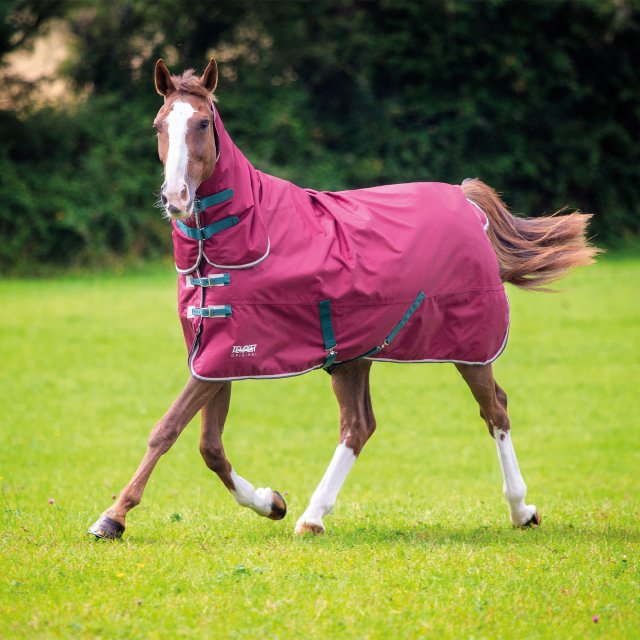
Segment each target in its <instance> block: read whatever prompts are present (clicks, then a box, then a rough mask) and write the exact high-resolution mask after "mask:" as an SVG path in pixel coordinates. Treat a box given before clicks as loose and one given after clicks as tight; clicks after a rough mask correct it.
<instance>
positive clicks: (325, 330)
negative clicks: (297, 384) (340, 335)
mask: <svg viewBox="0 0 640 640" xmlns="http://www.w3.org/2000/svg"><path fill="white" fill-rule="evenodd" d="M318 306H319V307H320V330H321V331H322V340H323V341H324V350H325V351H326V352H327V357H326V358H325V359H324V363H323V364H322V368H323V369H326V368H327V367H330V366H331V365H332V364H333V363H334V362H335V360H336V358H337V357H338V352H337V351H336V347H337V346H338V344H337V342H336V337H335V335H334V333H333V326H332V324H331V300H323V301H322V302H320V303H319V304H318Z"/></svg>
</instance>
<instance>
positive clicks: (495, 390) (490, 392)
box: [456, 364, 541, 527]
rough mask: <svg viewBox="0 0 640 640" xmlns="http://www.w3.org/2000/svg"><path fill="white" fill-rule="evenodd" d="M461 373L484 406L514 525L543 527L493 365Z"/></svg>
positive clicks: (467, 367) (464, 369)
mask: <svg viewBox="0 0 640 640" xmlns="http://www.w3.org/2000/svg"><path fill="white" fill-rule="evenodd" d="M456 367H457V368H458V371H459V372H460V373H461V374H462V377H463V378H464V379H465V381H466V383H467V384H468V385H469V388H470V389H471V392H472V393H473V396H474V397H475V399H476V400H477V402H478V404H479V405H480V415H481V417H482V418H483V419H484V421H485V422H486V423H487V428H488V429H489V433H490V434H491V436H492V437H493V438H494V440H495V442H496V448H497V450H498V459H499V460H500V468H501V469H502V478H503V487H502V488H503V492H504V496H505V498H506V499H507V502H508V503H509V509H510V511H511V523H512V524H513V525H514V526H516V527H526V526H529V525H539V524H540V520H541V518H540V515H539V514H538V512H537V511H536V508H535V506H534V505H531V504H530V505H527V504H526V503H525V497H526V494H527V486H526V485H525V483H524V480H523V479H522V475H521V474H520V469H519V467H518V460H517V459H516V453H515V451H514V449H513V443H512V442H511V425H510V423H509V416H508V414H507V394H506V393H505V392H504V391H503V390H502V389H501V388H500V387H499V386H498V384H497V383H496V381H495V379H494V377H493V371H492V367H491V365H490V364H487V365H463V364H457V365H456Z"/></svg>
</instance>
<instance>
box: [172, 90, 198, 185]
mask: <svg viewBox="0 0 640 640" xmlns="http://www.w3.org/2000/svg"><path fill="white" fill-rule="evenodd" d="M195 112H196V110H195V109H194V108H193V107H192V106H191V105H190V104H189V103H188V102H182V101H181V100H176V101H175V102H174V103H173V107H172V108H171V113H170V114H169V115H168V116H167V124H168V125H169V149H168V152H167V162H166V164H165V180H166V183H167V193H180V192H181V191H182V189H183V186H184V185H185V180H186V173H187V164H188V162H189V149H188V147H187V122H188V121H189V118H190V117H191V116H192V115H193V114H194V113H195Z"/></svg>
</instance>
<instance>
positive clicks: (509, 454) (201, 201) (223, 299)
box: [89, 59, 598, 539]
mask: <svg viewBox="0 0 640 640" xmlns="http://www.w3.org/2000/svg"><path fill="white" fill-rule="evenodd" d="M154 80H155V88H156V90H157V92H158V94H160V96H162V97H163V99H164V103H163V105H162V107H161V108H160V110H159V111H158V113H157V115H156V117H155V120H154V127H155V129H156V130H157V138H158V154H159V158H160V161H161V162H162V164H163V167H164V182H163V184H162V188H161V192H160V199H161V203H160V204H161V207H162V208H163V209H164V212H165V215H166V217H167V219H168V220H169V221H170V223H171V225H172V236H173V242H174V250H175V257H176V268H177V270H178V274H179V275H178V280H179V293H178V301H179V305H178V307H179V316H180V321H181V323H182V327H183V331H184V336H185V341H186V344H187V349H188V352H189V368H190V376H189V378H188V381H187V384H186V386H185V387H184V389H183V391H182V392H181V393H180V394H179V396H178V398H177V399H176V400H175V401H174V403H173V404H172V405H171V407H170V408H169V410H168V411H167V413H166V414H165V415H164V417H162V419H161V420H160V421H159V422H158V423H157V424H156V425H155V427H154V428H153V429H152V431H151V434H150V436H149V439H148V443H147V449H146V452H145V454H144V457H143V458H142V461H141V462H140V464H139V466H138V468H137V470H136V471H135V473H134V475H133V477H132V478H131V480H130V481H129V483H128V484H127V485H126V486H125V487H124V488H123V489H122V491H121V492H120V494H119V496H118V498H117V500H116V501H115V502H114V503H113V505H112V506H110V507H109V508H108V509H107V510H106V511H104V513H102V515H101V516H100V517H99V518H98V520H97V521H96V522H95V524H93V525H92V526H91V527H90V528H89V533H90V534H92V535H93V536H96V538H104V539H117V538H120V537H121V536H122V534H123V532H124V530H125V518H126V516H127V514H128V512H129V511H130V510H131V509H132V508H134V507H135V506H136V505H138V504H139V503H140V501H141V499H142V495H143V492H144V489H145V486H146V484H147V482H148V480H149V478H150V476H151V473H152V471H153V469H154V467H155V466H156V464H157V462H158V460H159V459H160V457H161V456H162V455H163V454H165V453H166V452H167V451H168V450H169V449H170V448H171V446H172V445H173V444H174V443H175V441H176V440H177V438H178V436H179V435H180V433H181V432H182V430H183V429H184V428H185V427H186V425H187V424H188V423H189V422H190V421H191V420H192V419H193V418H194V417H195V415H196V414H197V413H198V412H200V414H201V435H200V453H201V455H202V457H203V459H204V462H205V464H206V465H207V467H208V468H209V469H211V470H212V471H213V472H215V473H216V474H217V475H218V477H219V478H220V480H221V481H222V482H223V484H224V486H225V487H226V488H227V489H228V490H229V491H230V493H231V494H232V495H233V497H234V498H235V500H236V501H237V503H238V504H240V505H241V506H243V507H248V508H250V509H252V510H253V511H255V512H256V513H257V514H258V515H260V516H263V517H266V518H270V519H272V520H280V519H282V518H284V516H285V515H286V512H287V506H286V503H285V501H284V499H283V497H282V495H281V494H280V493H279V492H278V491H275V490H272V489H271V488H269V487H266V488H257V489H256V488H255V487H254V486H253V485H252V484H251V483H250V482H249V481H247V480H246V479H245V478H243V477H242V476H240V475H239V474H238V473H236V471H235V470H234V468H233V466H232V465H231V463H230V462H229V460H228V458H227V456H226V454H225V451H224V447H223V443H222V434H223V429H224V424H225V419H226V417H227V412H228V410H229V403H230V398H231V384H232V381H234V380H242V379H246V378H278V377H286V376H290V375H299V374H302V373H306V372H307V371H311V370H314V369H320V368H323V369H325V370H326V371H327V372H328V373H329V374H330V379H331V385H332V388H333V391H334V393H335V396H336V399H337V401H338V404H339V408H340V431H339V441H338V445H337V448H336V450H335V453H334V455H333V458H332V459H331V462H330V464H329V466H328V468H327V470H326V472H325V474H324V476H323V477H322V479H321V480H320V483H319V484H318V486H317V488H316V489H315V491H314V493H313V495H312V496H311V499H310V501H309V504H308V506H307V508H306V509H305V511H304V512H303V513H302V515H301V516H300V517H299V519H298V520H297V522H296V525H295V533H296V534H300V535H304V534H316V535H318V534H323V533H324V532H325V524H324V520H323V519H324V517H325V516H326V515H327V514H328V513H329V512H330V511H331V509H332V508H333V506H334V505H335V502H336V499H337V497H338V493H339V491H340V489H341V487H342V485H343V483H344V481H345V479H346V477H347V475H348V473H349V471H350V470H351V468H352V467H353V464H354V463H355V461H356V459H357V458H358V456H359V454H360V453H361V451H362V449H363V447H364V446H365V443H366V442H367V441H368V440H369V438H370V437H371V436H372V434H373V432H374V431H375V428H376V420H375V417H374V412H373V408H372V402H371V395H370V391H369V374H370V369H371V366H372V364H373V363H374V362H376V361H394V362H452V363H453V364H454V365H455V366H456V368H457V370H458V371H459V372H460V374H461V375H462V378H463V379H464V380H465V382H466V383H467V385H468V387H469V389H470V391H471V393H472V395H473V397H474V398H475V400H476V402H477V404H478V406H479V409H480V416H481V418H482V419H483V420H484V422H485V424H486V427H487V430H488V432H489V435H490V436H491V437H492V438H493V439H494V441H495V446H496V449H497V454H498V460H499V463H500V468H501V471H502V478H503V493H504V496H505V498H506V502H507V504H508V508H509V516H510V520H511V523H512V525H513V526H514V527H530V526H538V525H540V523H541V516H540V514H539V512H538V510H537V509H536V507H535V505H533V504H527V502H526V493H527V487H526V484H525V482H524V479H523V477H522V474H521V472H520V469H519V467H518V461H517V458H516V454H515V450H514V446H513V442H512V438H511V425H510V420H509V415H508V413H507V394H506V393H505V391H504V390H503V389H502V388H501V387H500V386H499V385H498V383H497V382H496V380H495V378H494V375H493V369H492V362H493V361H494V360H495V359H496V358H497V357H498V356H499V355H500V354H501V353H502V351H503V349H504V347H505V344H506V340H507V335H508V329H509V308H508V301H507V298H506V293H505V288H504V283H506V282H508V283H511V284H513V285H515V286H517V287H520V288H523V289H530V290H545V289H546V287H545V285H547V284H548V283H550V282H552V281H554V280H556V279H558V278H560V277H561V276H563V275H564V274H565V273H566V272H567V271H568V270H570V269H572V268H574V267H577V266H581V265H587V264H590V263H592V262H593V260H594V257H595V255H596V254H597V252H598V250H597V249H596V248H595V247H594V246H593V245H591V244H590V243H589V241H588V239H587V237H586V228H587V223H588V220H589V218H590V215H588V214H582V213H579V212H575V213H570V214H555V215H553V216H543V217H537V218H526V217H521V216H514V215H513V214H511V213H510V211H509V210H508V208H507V206H506V205H505V204H504V202H503V201H502V200H501V199H500V197H499V196H498V195H497V193H496V192H495V191H494V190H493V189H492V188H490V187H489V186H488V185H486V184H485V183H483V182H482V181H480V180H478V179H470V180H465V181H464V182H463V183H462V185H445V184H442V183H428V182H425V183H410V184H405V185H388V186H382V187H374V188H370V189H360V190H354V191H343V192H336V193H333V192H318V191H314V190H312V189H301V188H299V187H297V186H295V185H293V184H291V183H289V182H286V181H284V180H280V179H278V178H276V177H273V176H269V175H268V174H265V173H262V172H260V171H258V170H256V169H255V168H254V167H253V166H252V165H251V163H250V162H249V161H248V160H247V159H246V158H245V157H244V156H243V155H242V153H241V152H240V150H239V149H238V148H237V147H236V146H235V145H234V144H233V142H232V141H231V138H230V137H229V135H228V134H227V132H226V130H225V129H224V126H223V124H222V120H221V118H220V114H219V113H218V109H217V107H216V98H215V95H214V91H215V89H216V86H217V80H218V69H217V65H216V62H215V60H214V59H211V60H210V62H209V64H208V66H207V67H206V69H205V71H204V73H203V74H202V75H201V76H198V75H196V74H195V72H193V70H188V71H186V72H185V73H183V74H182V75H171V73H170V72H169V70H168V69H167V67H166V65H165V63H164V62H163V60H162V59H160V60H158V61H157V63H156V65H155V77H154ZM211 303H213V304H211Z"/></svg>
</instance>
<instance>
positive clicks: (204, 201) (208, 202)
mask: <svg viewBox="0 0 640 640" xmlns="http://www.w3.org/2000/svg"><path fill="white" fill-rule="evenodd" d="M231 198H233V189H225V190H224V191H218V193H212V194H211V195H210V196H206V197H205V198H200V199H198V200H196V201H195V203H194V205H193V208H194V210H195V212H196V213H200V212H202V211H204V210H205V209H208V208H209V207H213V205H215V204H222V203H223V202H226V201H227V200H231Z"/></svg>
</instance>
